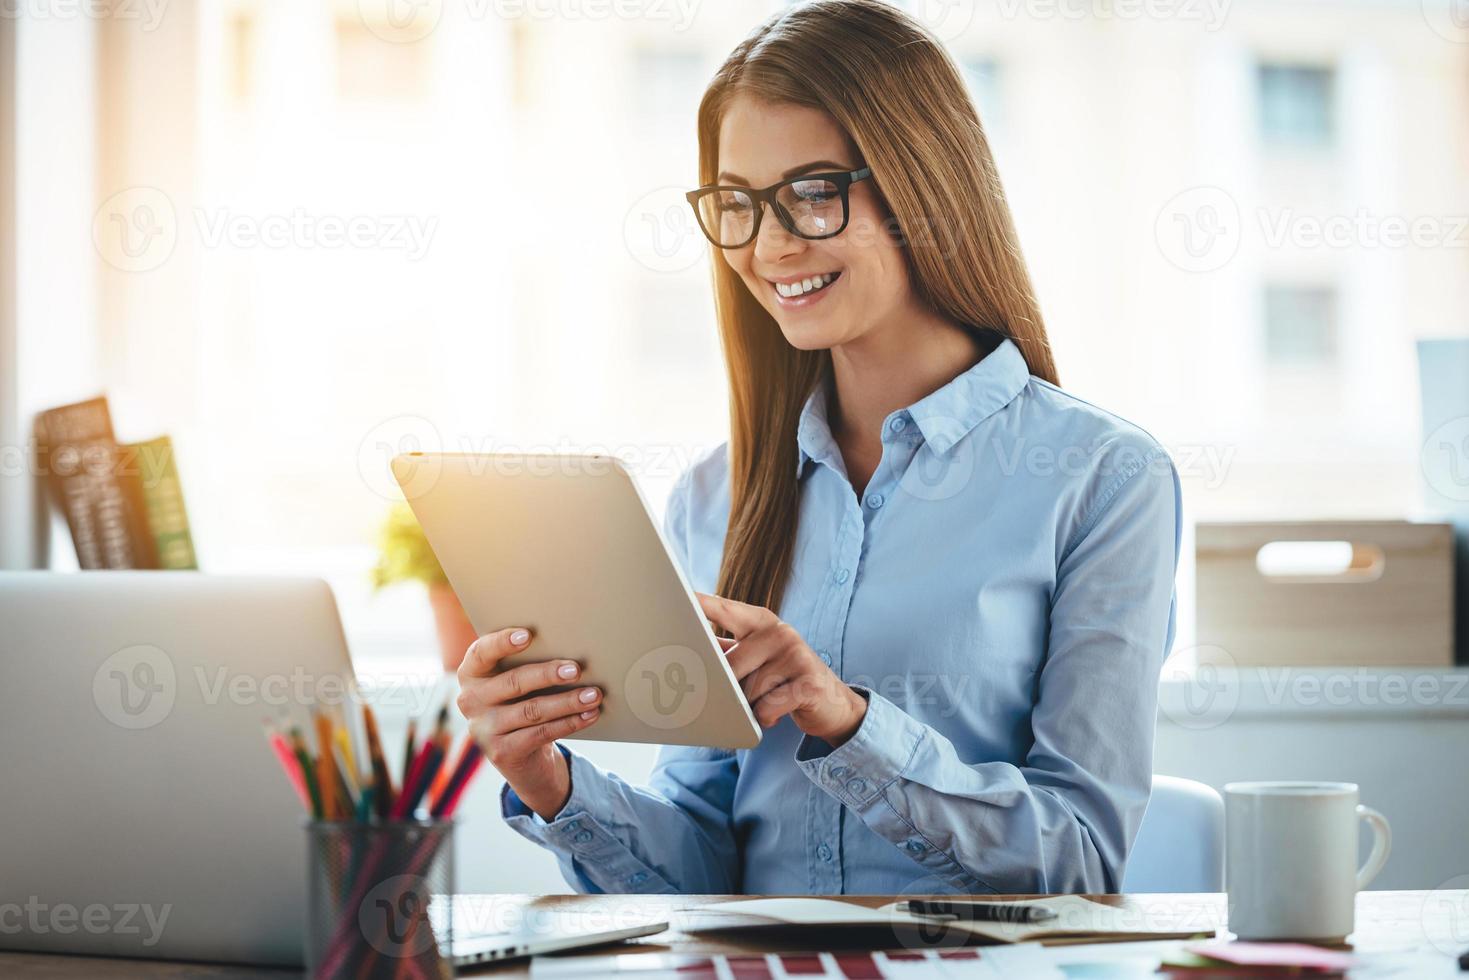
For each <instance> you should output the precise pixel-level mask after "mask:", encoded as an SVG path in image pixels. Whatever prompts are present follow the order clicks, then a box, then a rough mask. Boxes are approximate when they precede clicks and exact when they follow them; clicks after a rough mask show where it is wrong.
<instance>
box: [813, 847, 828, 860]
mask: <svg viewBox="0 0 1469 980" xmlns="http://www.w3.org/2000/svg"><path fill="white" fill-rule="evenodd" d="M816 856H817V857H819V858H821V860H823V861H830V860H831V848H830V847H827V846H826V845H825V844H822V845H821V846H820V847H818V848H817V849H816Z"/></svg>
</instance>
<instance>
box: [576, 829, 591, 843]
mask: <svg viewBox="0 0 1469 980" xmlns="http://www.w3.org/2000/svg"><path fill="white" fill-rule="evenodd" d="M591 839H592V832H591V831H590V830H583V831H582V832H581V833H579V834H577V835H576V836H575V837H573V838H572V840H573V841H575V842H576V843H578V844H585V843H586V842H587V841H589V840H591Z"/></svg>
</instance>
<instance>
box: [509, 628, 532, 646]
mask: <svg viewBox="0 0 1469 980" xmlns="http://www.w3.org/2000/svg"><path fill="white" fill-rule="evenodd" d="M529 639H530V630H516V631H515V632H514V633H511V634H510V642H511V643H513V644H515V645H516V646H518V647H520V646H525V644H526V641H528V640H529Z"/></svg>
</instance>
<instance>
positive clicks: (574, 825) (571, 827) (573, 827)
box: [566, 820, 581, 834]
mask: <svg viewBox="0 0 1469 980" xmlns="http://www.w3.org/2000/svg"><path fill="white" fill-rule="evenodd" d="M578 830H581V821H580V820H573V821H571V823H569V824H567V825H566V832H567V833H568V834H571V833H575V832H576V831H578Z"/></svg>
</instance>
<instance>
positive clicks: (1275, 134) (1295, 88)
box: [1260, 64, 1336, 147]
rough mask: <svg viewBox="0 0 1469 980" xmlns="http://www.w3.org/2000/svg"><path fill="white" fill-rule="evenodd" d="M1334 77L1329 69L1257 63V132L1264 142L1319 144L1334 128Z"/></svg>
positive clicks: (1324, 143)
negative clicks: (1258, 95)
mask: <svg viewBox="0 0 1469 980" xmlns="http://www.w3.org/2000/svg"><path fill="white" fill-rule="evenodd" d="M1335 87H1336V76H1335V72H1333V71H1332V70H1331V69H1330V68H1312V67H1305V66H1300V65H1271V64H1266V65H1261V66H1260V132H1261V135H1262V136H1263V137H1264V139H1265V141H1266V142H1267V143H1270V144H1272V145H1276V146H1286V147H1322V146H1327V145H1329V144H1330V143H1331V141H1332V137H1333V131H1334V128H1335V119H1334V114H1335V113H1334V108H1335V107H1334V105H1333V102H1334V99H1335Z"/></svg>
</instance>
